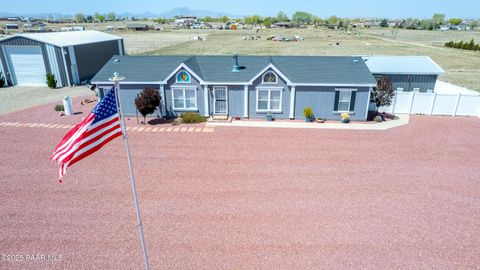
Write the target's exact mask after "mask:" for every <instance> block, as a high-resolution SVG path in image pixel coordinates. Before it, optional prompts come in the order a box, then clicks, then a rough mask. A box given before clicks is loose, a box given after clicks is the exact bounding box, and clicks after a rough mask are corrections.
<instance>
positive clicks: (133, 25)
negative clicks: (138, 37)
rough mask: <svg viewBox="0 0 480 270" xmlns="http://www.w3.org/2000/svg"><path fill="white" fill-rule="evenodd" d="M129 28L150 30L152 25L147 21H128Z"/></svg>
mask: <svg viewBox="0 0 480 270" xmlns="http://www.w3.org/2000/svg"><path fill="white" fill-rule="evenodd" d="M127 30H133V31H147V30H150V26H149V25H148V24H146V23H128V24H127Z"/></svg>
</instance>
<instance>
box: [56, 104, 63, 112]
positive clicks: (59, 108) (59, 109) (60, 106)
mask: <svg viewBox="0 0 480 270" xmlns="http://www.w3.org/2000/svg"><path fill="white" fill-rule="evenodd" d="M54 109H55V111H56V112H61V111H65V108H64V107H63V105H61V104H57V105H55V108H54Z"/></svg>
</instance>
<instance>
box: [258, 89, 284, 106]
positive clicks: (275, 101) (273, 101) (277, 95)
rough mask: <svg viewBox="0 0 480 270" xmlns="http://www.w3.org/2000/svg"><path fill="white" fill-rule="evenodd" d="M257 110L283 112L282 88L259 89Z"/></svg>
mask: <svg viewBox="0 0 480 270" xmlns="http://www.w3.org/2000/svg"><path fill="white" fill-rule="evenodd" d="M257 111H259V112H281V111H282V89H281V88H277V89H267V88H265V89H257Z"/></svg>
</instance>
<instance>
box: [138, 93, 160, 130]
mask: <svg viewBox="0 0 480 270" xmlns="http://www.w3.org/2000/svg"><path fill="white" fill-rule="evenodd" d="M160 100H161V97H160V93H159V92H158V90H157V89H156V88H151V87H146V88H145V89H143V91H142V92H140V93H138V95H137V97H136V98H135V107H137V110H138V111H139V112H140V114H141V115H142V116H143V123H145V118H146V117H147V115H149V114H152V113H154V112H155V110H156V109H157V107H160Z"/></svg>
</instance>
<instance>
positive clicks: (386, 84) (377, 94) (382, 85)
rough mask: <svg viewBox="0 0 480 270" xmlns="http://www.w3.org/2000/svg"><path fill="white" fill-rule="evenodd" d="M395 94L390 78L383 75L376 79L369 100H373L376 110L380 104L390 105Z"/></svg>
mask: <svg viewBox="0 0 480 270" xmlns="http://www.w3.org/2000/svg"><path fill="white" fill-rule="evenodd" d="M394 96H395V92H394V91H393V85H392V81H391V80H390V78H388V77H387V76H385V75H384V76H383V77H382V78H380V79H379V80H378V81H377V87H374V88H373V90H372V93H371V95H370V102H374V103H375V105H376V106H377V109H376V112H378V109H379V108H380V107H382V106H390V105H391V104H392V99H393V97H394Z"/></svg>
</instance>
